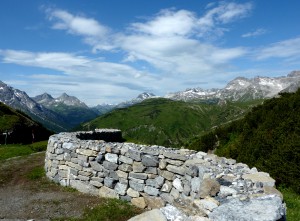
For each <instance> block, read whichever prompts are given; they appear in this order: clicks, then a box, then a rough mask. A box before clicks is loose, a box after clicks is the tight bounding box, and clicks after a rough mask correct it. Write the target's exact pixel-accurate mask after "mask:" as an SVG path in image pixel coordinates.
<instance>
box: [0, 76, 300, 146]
mask: <svg viewBox="0 0 300 221" xmlns="http://www.w3.org/2000/svg"><path fill="white" fill-rule="evenodd" d="M299 85H300V71H293V72H291V73H290V74H288V75H287V76H283V77H275V78H270V77H256V78H253V79H247V78H242V77H239V78H236V79H234V80H232V81H231V82H229V83H228V84H227V85H226V86H225V87H224V88H223V89H207V90H204V89H201V88H191V89H187V90H185V91H179V92H174V93H170V94H167V95H165V96H163V97H158V96H155V95H154V94H152V93H147V92H144V93H142V94H140V95H138V96H137V98H134V99H132V100H129V101H124V102H122V103H119V104H102V105H97V106H95V107H88V106H87V105H86V104H85V103H84V102H82V101H80V100H79V99H78V98H76V97H74V96H70V95H67V94H66V93H64V94H62V95H61V96H59V97H57V98H53V97H52V96H51V95H50V94H47V93H44V94H42V95H38V96H36V97H29V96H28V95H27V94H26V92H24V91H20V90H18V89H15V88H13V87H11V86H9V85H6V84H5V83H3V82H0V101H1V102H3V103H4V104H6V105H8V106H10V107H12V108H14V109H17V110H21V111H23V112H24V113H26V114H28V115H29V116H30V117H31V118H32V119H33V120H35V121H37V122H40V123H41V124H43V125H44V126H45V127H46V128H48V129H50V130H52V131H54V132H60V131H69V130H72V129H73V128H76V127H77V128H82V129H89V128H86V127H84V126H83V127H78V125H80V124H82V125H92V124H87V123H85V122H89V121H90V120H93V119H95V118H97V117H98V116H102V115H103V118H109V116H110V115H109V114H108V115H105V114H106V113H110V112H111V111H113V110H120V111H124V108H128V107H131V106H136V105H138V104H140V103H142V102H143V101H146V100H149V99H151V100H153V102H149V103H147V102H146V103H143V105H140V106H145V105H150V104H151V105H152V104H153V103H155V102H156V101H155V100H157V102H158V103H159V102H161V99H162V98H164V99H168V100H173V101H181V105H182V106H187V107H193V105H196V103H197V105H199V106H201V105H215V106H214V108H219V109H220V110H222V111H223V112H224V113H225V110H229V109H230V108H231V107H232V106H230V105H232V104H233V103H234V102H238V103H239V104H238V105H237V106H239V105H240V106H243V105H241V103H244V102H246V103H247V102H250V103H251V102H252V101H254V102H252V103H251V105H253V103H257V102H256V101H257V100H260V99H266V98H271V97H273V96H276V95H277V94H278V93H279V92H285V91H287V92H293V91H296V90H297V88H298V87H299ZM182 101H183V103H182ZM184 102H185V103H184ZM258 102H260V101H258ZM166 103H167V102H166ZM171 103H172V102H169V103H168V104H169V105H170V104H171ZM173 103H174V102H173ZM173 103H172V105H173ZM191 103H193V104H191ZM228 103H230V105H229V106H228V105H227V104H228ZM246 103H244V104H245V105H244V106H247V105H246ZM251 105H250V106H251ZM140 106H139V105H138V106H137V108H139V107H140ZM211 107H213V106H211ZM153 108H154V107H153ZM205 108H206V107H201V109H203V110H204V109H205ZM246 109H247V108H246ZM185 111H188V110H185ZM236 111H237V110H235V108H233V109H232V110H230V111H229V112H228V113H226V114H225V115H228V116H230V117H227V120H226V121H228V120H233V119H234V118H236V117H240V116H242V114H238V115H236ZM231 112H232V113H235V114H231ZM244 112H245V109H243V108H241V110H240V113H244ZM132 117H134V116H132ZM178 117H181V116H180V115H179V116H178ZM205 119H206V121H207V119H208V117H206V118H205ZM224 120H225V119H224ZM83 123H85V124H83ZM219 123H221V121H220V122H219ZM174 124H175V123H174ZM216 125H218V121H216V122H215V123H212V124H209V126H216ZM95 126H99V127H103V126H107V127H112V126H114V127H121V125H116V124H114V125H107V124H105V125H95ZM90 128H91V127H90ZM131 130H132V131H133V130H135V129H134V128H132V129H131ZM197 133H198V132H197ZM127 134H128V133H127ZM193 134H196V133H193ZM178 136H179V137H180V136H182V135H178ZM174 142H175V141H173V143H174ZM176 142H177V141H176ZM176 142H175V143H176ZM179 143H180V144H181V142H179ZM179 143H178V145H179ZM170 144H172V143H170Z"/></svg>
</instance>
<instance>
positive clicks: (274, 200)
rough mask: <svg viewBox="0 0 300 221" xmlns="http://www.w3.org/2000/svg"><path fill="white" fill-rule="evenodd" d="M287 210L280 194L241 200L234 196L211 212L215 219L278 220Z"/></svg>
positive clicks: (232, 220) (210, 215)
mask: <svg viewBox="0 0 300 221" xmlns="http://www.w3.org/2000/svg"><path fill="white" fill-rule="evenodd" d="M285 214H286V210H285V208H284V206H283V204H282V202H281V199H280V197H278V196H274V195H273V196H272V195H269V196H265V197H261V198H252V199H250V200H244V201H241V200H239V199H237V198H233V199H230V200H228V201H227V202H225V203H223V204H222V205H220V206H219V207H217V208H216V209H214V210H213V212H212V213H210V214H209V218H210V219H212V220H214V221H228V220H231V221H240V220H243V221H276V220H279V219H281V218H283V217H285Z"/></svg>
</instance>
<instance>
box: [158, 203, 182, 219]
mask: <svg viewBox="0 0 300 221" xmlns="http://www.w3.org/2000/svg"><path fill="white" fill-rule="evenodd" d="M160 211H161V212H162V213H163V214H164V215H165V217H166V218H167V220H168V221H185V220H187V218H188V217H187V216H186V215H185V214H184V213H183V212H181V211H180V210H179V209H177V208H176V207H175V206H172V205H167V206H166V207H163V208H161V209H160Z"/></svg>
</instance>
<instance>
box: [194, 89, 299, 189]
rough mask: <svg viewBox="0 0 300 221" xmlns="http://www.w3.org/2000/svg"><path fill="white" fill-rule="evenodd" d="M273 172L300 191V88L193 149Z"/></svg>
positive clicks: (278, 179) (208, 136)
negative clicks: (212, 151) (216, 144)
mask: <svg viewBox="0 0 300 221" xmlns="http://www.w3.org/2000/svg"><path fill="white" fill-rule="evenodd" d="M214 137H217V140H215V139H214ZM214 141H217V142H218V144H219V145H218V147H217V150H216V154H217V155H220V156H225V157H230V158H234V159H237V161H239V162H243V163H246V164H248V165H249V166H250V167H252V166H255V167H257V168H258V169H259V170H262V171H266V172H269V173H270V174H271V176H272V177H273V178H275V179H276V184H277V185H280V184H284V185H286V186H287V187H290V188H292V189H293V190H294V191H296V192H297V193H300V164H299V162H300V89H299V90H298V91H297V92H296V93H291V94H287V93H285V94H281V96H280V97H279V98H273V99H270V100H267V101H265V102H264V104H263V105H259V106H257V107H255V108H253V109H252V110H251V111H250V112H249V113H248V114H246V115H245V117H244V118H243V119H240V120H237V121H234V122H232V123H231V124H228V125H226V126H223V127H219V128H217V129H216V130H214V131H213V132H212V133H209V134H206V135H205V136H203V137H201V138H200V139H197V140H195V141H194V142H193V143H192V144H191V145H190V148H192V149H196V150H202V151H207V150H208V149H213V146H214V145H215V143H214Z"/></svg>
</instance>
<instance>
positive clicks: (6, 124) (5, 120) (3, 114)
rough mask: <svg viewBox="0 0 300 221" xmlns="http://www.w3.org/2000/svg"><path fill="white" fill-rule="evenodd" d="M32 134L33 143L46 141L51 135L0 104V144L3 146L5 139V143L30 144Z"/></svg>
mask: <svg viewBox="0 0 300 221" xmlns="http://www.w3.org/2000/svg"><path fill="white" fill-rule="evenodd" d="M5 133H8V136H7V137H6V134H5ZM32 133H33V134H34V141H40V140H46V139H48V137H49V136H50V134H51V132H50V131H49V130H47V129H45V128H44V127H43V126H41V125H40V124H38V123H36V122H34V121H33V120H32V119H31V118H30V117H28V116H27V115H25V114H24V113H22V112H19V111H16V110H14V109H12V108H10V107H8V106H7V105H5V104H3V103H1V102H0V144H4V143H5V139H6V142H7V143H31V142H32V141H33V140H32Z"/></svg>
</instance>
